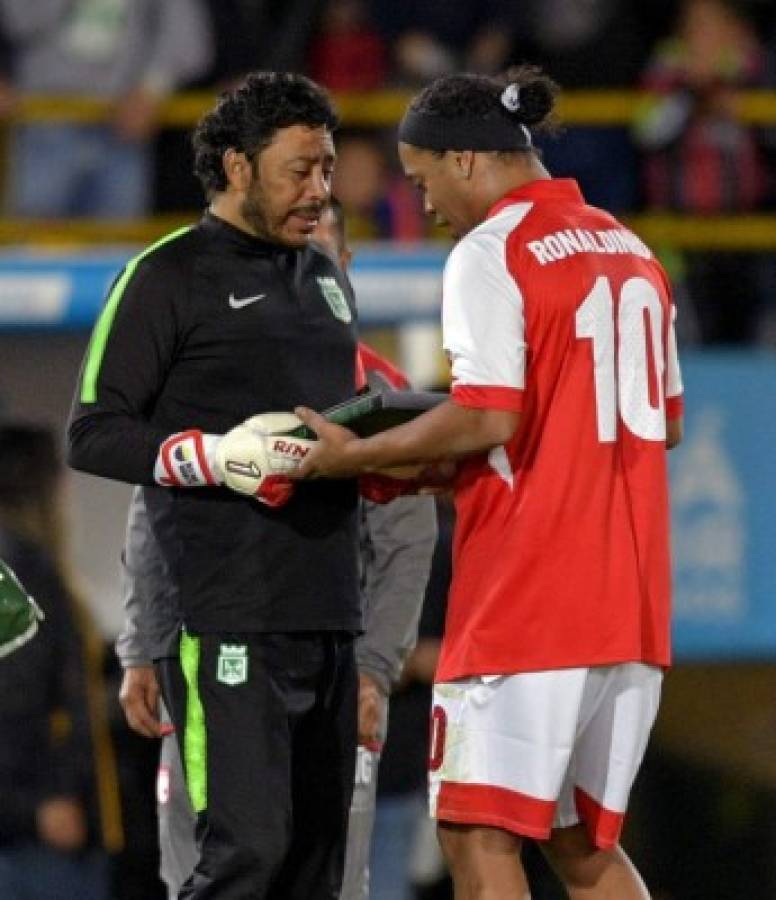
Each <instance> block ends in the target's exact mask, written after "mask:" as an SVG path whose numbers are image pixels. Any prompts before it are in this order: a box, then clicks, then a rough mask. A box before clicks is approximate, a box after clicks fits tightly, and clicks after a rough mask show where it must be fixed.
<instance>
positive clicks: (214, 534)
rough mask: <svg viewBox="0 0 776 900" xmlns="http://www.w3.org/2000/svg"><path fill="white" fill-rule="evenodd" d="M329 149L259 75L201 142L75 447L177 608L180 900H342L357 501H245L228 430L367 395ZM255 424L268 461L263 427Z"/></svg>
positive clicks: (325, 122)
mask: <svg viewBox="0 0 776 900" xmlns="http://www.w3.org/2000/svg"><path fill="white" fill-rule="evenodd" d="M335 127H336V115H335V113H334V110H333V108H332V106H331V104H330V102H329V100H328V98H327V97H326V95H325V94H324V92H323V91H322V90H321V89H320V88H318V87H317V85H315V84H313V83H312V82H311V81H309V80H308V79H306V78H304V77H302V76H298V75H290V74H279V73H271V72H267V73H256V74H253V75H250V76H248V77H247V78H246V80H245V81H244V82H243V84H242V85H241V86H239V87H238V88H236V89H235V90H233V91H231V92H229V93H227V94H225V95H223V96H222V97H221V99H220V100H219V102H218V104H217V106H216V107H215V109H214V110H213V111H211V112H210V113H208V114H207V115H206V116H205V117H204V118H203V120H202V121H201V122H200V124H199V126H198V128H197V130H196V132H195V135H194V149H195V172H196V174H197V175H198V176H199V178H200V180H201V182H202V184H203V185H204V188H205V191H206V193H207V195H208V199H209V201H210V207H209V209H208V211H207V212H206V213H205V215H204V216H203V218H202V219H201V221H200V222H199V224H197V225H196V226H194V227H192V228H184V229H181V230H180V231H177V232H175V233H173V234H171V235H169V236H168V237H166V238H164V239H162V240H161V241H159V242H157V243H156V244H154V245H153V246H152V247H150V248H148V249H147V250H146V251H145V252H143V253H141V254H140V255H139V256H137V257H135V258H134V259H133V260H132V261H131V262H130V263H129V264H128V265H127V266H126V268H125V269H124V271H123V272H122V274H121V275H120V277H119V278H118V279H117V281H116V282H115V283H114V285H113V288H112V290H111V292H110V295H109V297H108V300H107V303H106V306H105V309H104V311H103V313H102V315H101V317H100V319H99V321H98V323H97V325H96V327H95V330H94V334H93V336H92V340H91V343H90V346H89V349H88V351H87V355H86V359H85V361H84V366H83V370H82V373H81V377H80V383H79V385H78V393H77V396H76V399H75V404H74V409H73V414H72V420H71V423H70V428H69V439H70V463H71V465H73V466H74V467H75V468H77V469H82V470H84V471H87V472H91V473H94V474H96V475H102V476H104V477H107V478H115V479H119V480H123V481H128V482H130V483H134V484H139V485H143V487H144V491H143V493H144V500H145V504H146V508H147V511H148V516H149V522H150V527H151V530H152V533H153V535H154V538H155V540H156V541H157V543H158V546H159V549H160V552H161V554H162V556H163V558H164V561H165V564H166V569H167V571H168V572H169V573H170V578H171V579H172V580H173V582H174V585H173V587H174V589H175V591H176V592H177V593H178V596H179V597H180V603H181V608H182V613H183V620H184V626H185V627H184V630H183V632H182V634H181V638H180V647H179V651H180V652H179V660H176V659H175V657H174V656H171V658H170V660H169V661H168V662H167V663H166V664H163V665H162V666H161V668H160V671H159V675H160V681H161V683H162V686H163V691H164V694H165V700H166V701H167V703H168V706H169V708H170V710H171V714H172V718H173V721H174V723H175V726H176V730H177V733H178V735H179V740H180V742H181V751H182V754H183V758H184V764H185V769H186V779H187V784H188V788H189V793H190V795H191V798H192V802H193V806H194V809H195V810H196V812H197V813H198V839H199V841H200V843H201V859H200V862H199V864H198V865H197V868H196V870H195V872H194V874H193V875H192V877H191V878H189V879H188V881H187V882H186V884H185V885H184V887H183V888H182V890H181V893H180V897H181V898H217V900H231V898H246V897H251V898H256V900H258V898H277V900H280V898H283V900H317V898H321V900H323V898H326V900H329V898H335V897H337V894H338V889H339V884H340V881H341V877H342V864H343V855H344V846H345V834H346V827H347V811H348V804H349V801H350V794H351V791H352V786H353V770H354V758H355V747H356V702H355V700H356V690H357V677H356V670H355V666H354V659H353V635H354V634H355V633H357V632H358V631H359V629H360V626H361V618H360V611H359V592H358V571H357V568H358V567H357V521H356V502H357V496H356V486H355V482H353V481H344V482H342V481H341V482H335V483H328V482H325V481H321V482H318V483H314V484H309V485H308V484H303V485H300V486H299V487H298V488H291V487H290V485H289V484H288V482H286V481H285V480H283V479H282V477H280V478H279V479H278V478H269V479H266V480H264V479H263V478H258V477H257V478H256V480H255V487H256V490H255V492H254V491H253V489H252V488H250V489H246V483H249V482H250V477H251V473H252V471H253V466H252V460H253V459H254V458H255V455H251V454H250V453H248V454H247V455H246V456H245V460H244V462H241V460H240V450H241V447H242V446H243V444H242V443H241V441H242V442H243V443H244V437H245V430H244V427H243V429H242V430H241V429H239V428H236V426H238V424H239V423H241V422H243V420H245V419H246V418H248V417H249V416H255V415H256V414H261V413H270V412H273V411H275V410H288V409H293V407H294V406H295V405H298V404H300V403H302V404H305V405H307V406H311V407H313V408H315V409H324V408H326V407H328V406H331V405H333V404H335V403H338V402H340V401H342V400H344V399H346V398H348V397H351V396H352V395H353V393H354V386H355V359H356V339H355V322H354V318H355V313H354V309H353V298H352V294H351V290H350V287H349V285H348V282H347V279H346V278H345V277H343V275H342V274H341V272H340V270H339V269H338V268H337V266H336V265H335V263H334V262H333V261H332V260H331V259H330V258H329V257H328V256H327V255H326V254H325V253H323V252H322V251H321V250H319V249H316V248H315V246H314V245H311V244H309V236H310V234H311V232H312V231H313V229H314V228H315V226H316V224H317V221H318V219H319V217H320V215H321V213H322V211H323V209H324V207H325V204H326V202H327V200H328V197H329V192H330V181H331V174H332V169H333V165H334V145H333V140H332V131H333V129H334V128H335ZM267 420H268V421H270V422H271V420H272V417H268V418H267ZM253 421H254V424H255V429H254V431H252V432H251V434H250V438H251V440H255V441H258V442H261V440H263V438H262V436H261V435H262V434H263V425H262V422H263V421H264V420H263V419H262V417H261V416H259V417H258V419H255V420H253ZM270 427H271V426H267V428H268V429H269V428H270ZM238 432H239V434H238V439H237V440H234V439H233V436H234V435H235V434H237V433H238ZM225 433H227V434H226V437H221V436H222V435H224V434H225ZM227 444H228V446H229V452H225V451H224V447H225V446H227ZM303 445H304V442H297V443H294V442H289V446H286V445H285V444H284V443H283V442H281V447H280V451H279V453H280V454H281V455H282V454H283V453H285V452H287V453H289V454H290V456H292V457H294V456H295V454H299V453H301V454H303V453H304V452H305V447H304V446H303ZM275 449H276V448H275ZM282 462H283V461H282V460H281V470H282ZM291 464H293V460H290V461H289V465H291ZM246 473H247V475H246ZM262 475H263V473H262ZM226 488H232V489H233V491H230V490H228V489H226ZM292 490H294V491H295V493H294V494H293V496H290V494H291V491H292ZM237 492H241V493H237ZM246 492H249V493H255V496H246V495H245V494H246ZM289 498H290V499H289ZM257 501H259V502H257Z"/></svg>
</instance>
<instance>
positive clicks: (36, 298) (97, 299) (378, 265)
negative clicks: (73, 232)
mask: <svg viewBox="0 0 776 900" xmlns="http://www.w3.org/2000/svg"><path fill="white" fill-rule="evenodd" d="M138 252H139V249H138V248H129V249H126V250H123V251H122V250H112V251H110V252H102V253H101V252H99V251H94V252H84V253H69V254H64V253H63V254H56V253H43V252H41V253H15V254H14V253H9V254H5V255H0V330H12V329H20V328H24V329H31V328H32V329H52V328H61V329H70V330H74V329H88V328H91V326H92V325H93V323H94V320H95V318H96V317H97V314H98V313H99V311H100V309H101V307H102V303H103V301H104V299H105V296H106V294H107V291H108V288H109V287H110V285H111V283H112V282H113V280H114V279H115V277H116V275H117V274H118V273H119V271H120V270H121V268H122V267H123V266H124V264H125V263H126V262H127V260H128V259H130V258H131V257H132V256H134V255H135V254H136V253H138ZM446 255H447V250H446V249H445V248H444V247H433V246H432V247H421V248H414V247H413V248H407V249H401V248H398V249H397V248H396V247H390V248H388V247H386V248H385V249H382V248H380V247H370V248H366V249H364V250H359V251H358V253H357V255H356V259H355V263H354V265H353V269H352V271H351V277H352V280H353V284H354V287H355V289H356V293H357V296H358V298H359V317H360V319H361V321H362V322H363V323H365V324H367V325H382V324H390V323H395V322H397V321H398V320H401V321H403V322H407V321H437V320H438V318H439V304H440V292H441V275H442V268H443V266H444V260H445V257H446Z"/></svg>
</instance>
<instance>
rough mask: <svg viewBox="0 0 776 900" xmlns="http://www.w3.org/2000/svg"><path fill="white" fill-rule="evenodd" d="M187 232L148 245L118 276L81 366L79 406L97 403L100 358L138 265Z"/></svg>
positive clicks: (169, 235) (183, 230) (172, 234)
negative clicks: (84, 361)
mask: <svg viewBox="0 0 776 900" xmlns="http://www.w3.org/2000/svg"><path fill="white" fill-rule="evenodd" d="M189 231H191V226H190V225H186V226H185V227H183V228H179V229H178V230H177V231H173V232H172V233H171V234H168V235H165V237H163V238H161V239H160V240H158V241H157V242H156V243H155V244H151V246H150V247H146V249H145V250H144V251H143V252H142V253H139V254H138V255H137V256H135V257H133V258H132V259H131V260H130V261H129V262H128V263H127V265H126V266H125V268H124V271H123V272H122V274H121V278H119V280H118V281H117V282H116V283H115V284H114V285H113V290H112V291H111V292H110V296H109V297H108V300H107V302H106V303H105V306H104V307H103V310H102V312H101V313H100V317H99V318H98V319H97V324H96V325H95V326H94V331H93V332H92V338H91V340H90V341H89V349H88V351H87V355H86V364H85V366H84V376H83V379H82V381H81V403H96V402H97V376H98V375H99V374H100V366H101V365H102V358H103V356H104V355H105V345H106V344H107V343H108V336H109V335H110V330H111V328H112V327H113V320H114V319H115V318H116V310H117V309H118V307H119V303H120V302H121V298H122V296H123V294H124V290H125V289H126V287H127V285H128V284H129V281H130V279H131V278H132V276H133V275H134V274H135V269H136V268H137V266H138V264H139V263H140V261H141V260H142V259H145V257H146V256H148V255H149V254H150V253H153V252H154V250H157V249H158V248H159V247H161V246H162V245H164V244H167V243H169V242H170V241H174V240H175V238H178V237H180V236H181V235H183V234H186V233H187V232H189Z"/></svg>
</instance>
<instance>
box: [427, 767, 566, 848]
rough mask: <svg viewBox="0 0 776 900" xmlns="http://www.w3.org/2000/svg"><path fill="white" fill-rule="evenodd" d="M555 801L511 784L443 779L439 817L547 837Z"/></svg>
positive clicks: (437, 815) (439, 799)
mask: <svg viewBox="0 0 776 900" xmlns="http://www.w3.org/2000/svg"><path fill="white" fill-rule="evenodd" d="M555 805H556V804H555V801H554V800H538V799H537V798H536V797H529V796H528V795H527V794H521V793H519V792H518V791H511V790H509V789H508V788H503V787H494V786H493V785H489V784H462V783H461V782H458V781H443V782H442V783H441V785H440V787H439V797H438V799H437V813H436V817H437V819H439V820H441V821H445V822H458V823H460V824H467V825H492V826H493V827H494V828H503V829H505V830H506V831H512V832H514V833H515V834H521V835H525V836H526V837H532V838H547V837H549V835H550V829H551V828H552V820H553V818H554V816H555Z"/></svg>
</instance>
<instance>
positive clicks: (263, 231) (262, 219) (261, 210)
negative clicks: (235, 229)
mask: <svg viewBox="0 0 776 900" xmlns="http://www.w3.org/2000/svg"><path fill="white" fill-rule="evenodd" d="M240 215H241V216H242V217H243V219H245V221H246V222H247V223H248V224H249V225H250V226H251V229H252V230H253V232H254V233H255V234H256V237H258V238H261V239H262V240H265V241H272V242H277V241H278V239H279V235H278V234H276V233H274V232H273V230H272V226H271V224H270V221H269V218H268V216H267V213H266V211H265V203H264V197H263V194H262V192H261V190H260V189H259V188H257V189H256V190H255V191H251V192H249V193H248V194H246V197H245V199H244V200H243V202H242V206H241V207H240Z"/></svg>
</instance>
